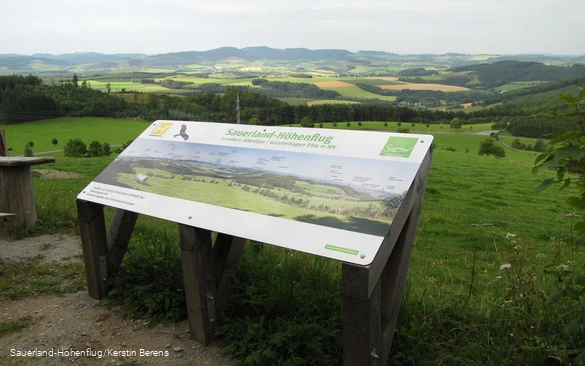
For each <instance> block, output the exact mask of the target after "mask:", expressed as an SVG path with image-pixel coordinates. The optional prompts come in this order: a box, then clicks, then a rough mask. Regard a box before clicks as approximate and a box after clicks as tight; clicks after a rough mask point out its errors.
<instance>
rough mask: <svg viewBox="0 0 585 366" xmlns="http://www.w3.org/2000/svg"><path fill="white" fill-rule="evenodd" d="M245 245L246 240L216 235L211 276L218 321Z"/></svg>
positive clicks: (220, 234)
mask: <svg viewBox="0 0 585 366" xmlns="http://www.w3.org/2000/svg"><path fill="white" fill-rule="evenodd" d="M245 244H246V239H243V238H238V237H234V236H231V235H227V234H222V233H218V234H217V238H216V239H215V245H214V246H213V254H214V263H213V276H214V277H215V285H216V289H217V292H216V296H215V299H216V301H215V306H216V318H217V319H218V320H219V319H221V314H222V313H223V310H224V309H225V306H226V305H227V301H228V298H229V296H230V292H231V289H232V285H233V283H234V279H235V277H236V273H237V271H238V265H239V264H240V258H241V257H242V254H243V253H244V245H245Z"/></svg>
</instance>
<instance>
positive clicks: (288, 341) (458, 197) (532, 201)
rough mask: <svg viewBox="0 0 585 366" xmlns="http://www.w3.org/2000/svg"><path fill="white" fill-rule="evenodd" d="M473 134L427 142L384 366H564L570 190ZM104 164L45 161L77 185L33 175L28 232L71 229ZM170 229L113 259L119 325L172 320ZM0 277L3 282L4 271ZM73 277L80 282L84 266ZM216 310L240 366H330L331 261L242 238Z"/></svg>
mask: <svg viewBox="0 0 585 366" xmlns="http://www.w3.org/2000/svg"><path fill="white" fill-rule="evenodd" d="M339 125H341V123H340V124H339ZM352 126H354V127H357V123H355V122H352ZM421 126H423V125H421ZM431 126H433V125H431ZM338 127H339V126H338ZM402 127H407V128H411V127H410V126H404V124H403V126H402ZM423 128H426V127H423ZM475 128H476V127H475V126H474V129H475ZM444 129H448V127H447V126H444ZM482 138H485V137H484V136H479V135H471V134H464V133H457V134H441V133H437V134H435V143H436V148H435V150H434V154H433V164H432V167H431V170H430V176H429V182H428V185H427V189H426V196H425V201H424V204H423V210H422V214H421V220H420V224H419V228H418V237H417V242H416V246H415V249H414V256H413V260H412V263H411V266H410V271H409V278H408V285H407V289H406V294H405V298H404V301H403V306H402V308H401V312H400V315H399V320H398V326H397V332H396V335H395V337H394V343H393V347H392V354H391V362H390V364H392V365H404V364H417V365H436V364H448V365H452V364H455V365H458V364H461V365H470V364H473V365H485V364H494V365H518V364H523V365H532V364H546V362H549V360H551V359H555V360H559V363H563V362H564V363H565V364H569V361H568V360H569V359H568V356H567V352H568V351H567V350H571V349H574V348H575V347H576V346H577V345H578V342H582V341H583V336H582V333H577V334H575V335H572V334H565V333H564V329H565V328H564V327H565V326H566V325H567V324H569V322H570V321H571V320H572V319H574V318H577V317H581V318H582V317H583V315H584V313H585V312H584V311H583V310H582V306H581V305H578V303H574V302H569V301H568V300H566V299H563V300H561V301H560V302H557V303H555V304H550V303H548V301H547V299H548V295H549V294H551V293H552V292H553V291H554V290H556V289H558V288H560V287H561V286H563V283H562V282H559V280H558V277H557V274H558V273H561V275H562V273H563V272H564V271H568V272H570V271H573V270H574V269H575V268H578V267H580V266H582V265H583V262H584V261H585V255H584V253H583V250H582V248H581V247H574V246H572V245H570V244H569V243H570V242H571V229H570V227H571V226H570V225H571V221H570V219H569V218H567V217H566V215H567V214H569V213H571V212H574V210H573V209H572V208H571V207H570V206H568V205H567V204H565V198H566V197H567V196H568V194H569V193H568V192H567V191H563V190H550V189H549V190H548V191H546V192H543V193H540V194H536V193H534V189H535V188H536V187H538V186H539V185H540V182H541V181H542V180H543V179H545V178H548V177H552V176H553V174H552V172H547V171H542V172H540V173H539V174H538V175H533V174H532V173H531V167H532V163H533V161H534V159H533V157H534V155H531V154H530V153H528V152H523V151H512V150H509V149H506V157H505V158H503V159H495V158H493V157H484V156H478V155H477V149H478V146H479V141H480V140H481V139H482ZM447 147H452V148H453V150H455V151H451V150H447V149H446V148H447ZM466 148H467V149H468V150H466ZM466 151H469V152H466ZM111 160H112V158H111V157H110V158H95V159H71V158H59V159H58V161H57V163H55V164H50V165H47V166H46V167H47V168H51V169H62V170H68V171H74V172H80V173H84V174H86V177H85V178H80V179H63V180H55V179H52V180H45V179H39V178H35V179H34V187H35V194H36V199H37V206H38V211H39V226H38V227H37V228H36V229H31V230H32V231H34V230H36V231H34V232H55V231H63V230H75V228H76V226H77V224H76V221H75V220H76V211H75V197H76V195H77V194H78V193H79V191H80V190H81V189H83V188H84V187H85V185H86V184H87V183H88V182H89V181H90V180H91V179H92V178H93V177H95V176H96V175H97V174H99V172H100V171H101V170H103V169H104V168H105V166H106V165H107V164H108V163H109V162H110V161H111ZM577 213H579V214H583V213H580V212H577ZM108 214H110V211H108ZM176 231H177V230H176V224H174V223H170V222H164V221H160V220H156V219H153V218H149V217H146V216H140V218H139V221H138V223H137V226H136V233H135V236H134V237H133V239H132V241H131V243H130V248H129V253H128V255H127V256H126V258H125V262H124V265H125V268H126V269H127V270H129V269H132V271H127V272H126V274H125V275H122V276H119V277H118V280H117V281H119V283H124V284H125V287H122V286H119V287H116V288H119V290H118V294H117V295H116V294H115V293H114V294H113V296H112V297H113V299H114V300H115V299H116V298H117V299H118V300H119V301H120V302H121V303H123V304H124V305H125V306H126V311H127V314H128V315H129V316H132V317H139V316H144V315H141V314H150V315H151V316H154V317H157V316H158V318H159V319H173V318H180V317H181V316H182V315H181V314H184V311H185V305H184V297H183V293H182V292H181V291H176V289H180V288H182V275H181V273H182V272H181V267H180V257H179V254H178V253H179V252H180V249H179V246H178V238H177V235H176ZM508 234H511V235H508ZM508 264H509V268H508V266H507V265H508ZM549 265H550V266H549ZM3 266H4V265H3ZM1 268H2V274H3V276H2V281H5V279H4V278H6V277H7V276H6V273H7V271H6V268H7V267H1ZM500 268H504V269H500ZM545 270H552V271H553V272H556V273H557V274H555V273H548V274H547V273H545ZM21 272H22V271H20V270H19V271H18V273H21ZM26 272H29V270H27V271H26ZM12 273H14V275H13V277H14V276H16V270H12ZM78 273H80V274H81V276H83V269H82V268H79V269H78ZM8 277H10V276H8ZM2 292H4V291H2ZM25 293H26V294H28V295H27V296H32V295H35V292H34V291H32V292H25ZM228 304H229V305H228V308H227V309H226V312H225V313H224V317H223V322H222V324H221V325H220V328H219V334H221V335H223V336H225V337H226V338H227V339H229V341H230V343H229V345H228V346H227V347H226V348H225V352H228V353H229V354H232V355H235V356H236V357H238V358H239V359H241V360H243V361H244V362H247V363H249V364H284V363H285V362H288V363H289V364H295V363H299V364H300V363H305V364H311V363H312V364H320V365H336V364H339V363H340V360H341V357H342V350H341V331H342V328H341V327H342V323H341V314H342V313H341V287H340V280H339V263H338V262H335V261H331V260H326V259H322V258H318V257H314V256H309V255H305V254H302V253H298V252H293V251H289V250H284V249H280V248H277V247H273V246H268V245H263V244H258V243H250V244H248V245H247V246H246V249H245V252H244V258H243V259H242V263H241V266H240V271H239V273H238V276H237V277H236V283H235V286H234V290H233V295H232V297H231V298H230V301H229V302H228ZM171 305H172V306H171ZM245 360H247V361H245Z"/></svg>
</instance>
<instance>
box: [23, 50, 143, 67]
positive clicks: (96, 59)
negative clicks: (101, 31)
mask: <svg viewBox="0 0 585 366" xmlns="http://www.w3.org/2000/svg"><path fill="white" fill-rule="evenodd" d="M146 56H147V55H146V54H142V53H116V54H105V53H96V52H76V53H65V54H62V55H53V54H50V53H35V54H33V55H32V57H41V58H46V59H55V60H62V61H67V62H69V63H72V64H74V65H79V64H94V63H102V62H113V61H119V60H124V59H134V58H142V57H146Z"/></svg>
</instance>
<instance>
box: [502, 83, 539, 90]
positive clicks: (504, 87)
mask: <svg viewBox="0 0 585 366" xmlns="http://www.w3.org/2000/svg"><path fill="white" fill-rule="evenodd" d="M539 83H542V82H535V81H531V82H521V81H515V82H512V83H508V84H504V85H502V86H498V87H497V88H494V90H497V91H502V90H507V91H512V90H518V89H524V88H527V87H531V86H534V85H536V84H539Z"/></svg>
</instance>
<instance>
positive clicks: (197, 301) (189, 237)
mask: <svg viewBox="0 0 585 366" xmlns="http://www.w3.org/2000/svg"><path fill="white" fill-rule="evenodd" d="M179 241H180V243H181V253H182V255H181V256H182V262H183V277H184V282H185V297H186V300H187V314H188V316H189V332H190V333H191V338H193V339H195V340H197V341H199V342H201V343H203V344H205V345H207V344H209V343H210V342H212V341H213V340H215V327H216V325H217V323H218V321H219V319H220V317H221V313H222V311H223V309H224V308H225V306H226V304H227V300H228V298H229V293H230V290H231V288H232V284H233V281H234V278H235V276H236V271H237V269H238V264H239V262H240V258H241V256H242V253H243V251H244V244H245V243H246V240H245V239H242V238H238V237H234V236H231V235H227V234H222V233H218V234H217V238H216V239H215V245H213V247H212V244H211V232H210V231H208V230H204V229H199V228H195V227H191V226H187V225H182V224H179Z"/></svg>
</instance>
